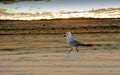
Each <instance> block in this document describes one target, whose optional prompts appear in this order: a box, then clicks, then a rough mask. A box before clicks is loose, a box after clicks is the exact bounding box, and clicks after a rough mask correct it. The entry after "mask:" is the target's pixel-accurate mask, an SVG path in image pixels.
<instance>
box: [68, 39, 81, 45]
mask: <svg viewBox="0 0 120 75" xmlns="http://www.w3.org/2000/svg"><path fill="white" fill-rule="evenodd" d="M69 43H70V45H72V46H82V45H83V43H80V42H79V41H77V40H74V39H73V40H72V41H70V42H69Z"/></svg>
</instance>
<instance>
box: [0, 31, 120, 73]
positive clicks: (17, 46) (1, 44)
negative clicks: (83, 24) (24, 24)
mask: <svg viewBox="0 0 120 75" xmlns="http://www.w3.org/2000/svg"><path fill="white" fill-rule="evenodd" d="M73 37H74V38H76V39H78V40H79V41H81V42H85V43H91V44H94V46H93V47H79V52H78V53H77V52H76V51H72V52H71V53H68V50H69V49H70V47H69V45H68V44H67V43H66V38H65V37H63V34H55V35H54V34H39V35H1V36H0V39H2V40H0V75H120V64H119V63H120V38H119V37H120V33H94V34H93V33H88V34H87V33H86V34H73Z"/></svg>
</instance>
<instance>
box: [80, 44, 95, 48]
mask: <svg viewBox="0 0 120 75" xmlns="http://www.w3.org/2000/svg"><path fill="white" fill-rule="evenodd" d="M82 46H87V47H92V46H93V44H83V45H82Z"/></svg>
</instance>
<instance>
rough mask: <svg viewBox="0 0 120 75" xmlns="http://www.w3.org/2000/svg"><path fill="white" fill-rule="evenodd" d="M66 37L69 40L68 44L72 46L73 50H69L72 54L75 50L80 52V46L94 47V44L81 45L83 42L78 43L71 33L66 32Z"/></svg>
mask: <svg viewBox="0 0 120 75" xmlns="http://www.w3.org/2000/svg"><path fill="white" fill-rule="evenodd" d="M65 35H66V38H67V43H68V44H69V45H71V46H72V48H71V49H70V50H69V52H71V51H72V50H73V48H75V49H76V51H77V52H79V50H78V49H77V47H79V46H86V47H91V46H93V45H92V44H84V43H81V42H79V41H77V40H76V39H74V38H72V34H71V33H70V32H66V34H65Z"/></svg>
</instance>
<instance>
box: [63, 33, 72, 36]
mask: <svg viewBox="0 0 120 75" xmlns="http://www.w3.org/2000/svg"><path fill="white" fill-rule="evenodd" d="M65 36H67V37H71V36H72V34H71V33H70V32H66V34H64V37H65Z"/></svg>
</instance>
